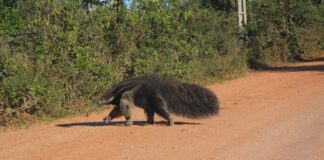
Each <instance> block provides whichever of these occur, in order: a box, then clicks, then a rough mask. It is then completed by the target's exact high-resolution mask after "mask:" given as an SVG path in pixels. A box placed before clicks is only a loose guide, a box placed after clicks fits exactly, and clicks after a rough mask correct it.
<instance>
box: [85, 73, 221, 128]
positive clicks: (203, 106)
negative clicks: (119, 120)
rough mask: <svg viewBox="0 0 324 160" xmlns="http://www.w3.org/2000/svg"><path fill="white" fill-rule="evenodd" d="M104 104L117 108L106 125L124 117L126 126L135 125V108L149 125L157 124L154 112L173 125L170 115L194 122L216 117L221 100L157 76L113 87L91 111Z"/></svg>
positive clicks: (188, 85) (148, 76) (210, 94)
mask: <svg viewBox="0 0 324 160" xmlns="http://www.w3.org/2000/svg"><path fill="white" fill-rule="evenodd" d="M105 104H113V105H116V106H115V108H114V109H113V110H112V111H111V112H110V113H109V115H108V116H106V117H104V122H105V123H106V124H108V123H109V122H110V121H111V120H112V119H114V118H116V117H120V116H123V115H124V116H125V118H126V125H132V116H133V114H132V111H133V109H134V108H135V106H136V107H140V108H143V109H144V112H145V113H146V115H147V123H148V124H153V123H154V114H155V113H156V114H158V115H159V116H161V117H163V118H164V119H166V120H167V121H168V124H169V125H174V121H173V118H172V115H171V113H173V114H175V115H179V116H184V117H187V118H193V119H195V118H204V117H209V116H213V115H217V113H218V110H219V101H218V98H217V97H216V95H215V94H214V93H213V92H212V91H210V90H208V89H207V88H204V87H202V86H200V85H197V84H189V83H183V82H180V81H178V80H175V79H171V78H165V77H161V76H158V75H155V74H152V75H144V76H140V77H136V78H133V79H130V80H126V81H123V82H121V83H119V84H116V85H114V86H113V87H111V88H110V89H109V90H108V91H106V92H105V93H104V94H103V96H101V98H100V99H99V100H97V101H96V102H94V103H93V105H92V108H91V109H90V110H89V112H90V111H91V110H92V109H94V108H96V107H99V106H102V105H105Z"/></svg>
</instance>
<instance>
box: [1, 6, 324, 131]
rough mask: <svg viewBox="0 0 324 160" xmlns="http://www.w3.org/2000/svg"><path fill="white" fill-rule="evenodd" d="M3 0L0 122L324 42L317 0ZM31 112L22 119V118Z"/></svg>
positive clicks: (72, 108)
mask: <svg viewBox="0 0 324 160" xmlns="http://www.w3.org/2000/svg"><path fill="white" fill-rule="evenodd" d="M236 2H237V1H236V0H232V1H231V0H133V1H131V2H129V1H123V0H107V1H100V0H0V117H1V119H0V123H1V124H2V125H5V124H8V122H12V120H15V119H16V120H17V119H19V120H21V119H28V118H30V117H37V118H48V117H52V118H58V117H65V116H67V115H70V114H71V113H76V112H79V111H82V110H83V109H84V107H83V105H82V104H83V102H88V101H89V100H90V98H91V97H93V96H94V97H96V96H97V95H99V94H100V93H102V92H103V91H104V90H105V89H107V88H108V87H109V86H110V85H111V84H113V83H116V82H118V81H120V80H123V79H126V78H129V77H133V76H136V75H141V74H143V73H159V74H162V75H167V76H172V77H177V78H180V79H183V80H186V81H192V82H198V83H201V82H206V81H207V80H215V79H220V78H224V77H226V76H228V75H237V74H239V73H242V72H243V71H244V70H246V69H247V68H249V67H250V68H255V69H258V68H262V67H264V66H272V65H276V64H278V63H282V62H286V61H294V60H298V59H299V58H300V57H302V56H303V55H305V54H306V53H309V51H312V50H320V49H323V48H324V40H323V37H324V33H323V31H324V30H323V26H324V6H323V4H321V2H320V0H284V1H282V0H276V1H268V0H253V1H252V0H251V1H247V2H248V3H247V8H248V9H247V11H248V24H247V25H246V26H244V28H241V29H239V28H238V22H237V7H236V6H237V5H236ZM26 117H27V118H26Z"/></svg>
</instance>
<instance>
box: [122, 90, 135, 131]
mask: <svg viewBox="0 0 324 160" xmlns="http://www.w3.org/2000/svg"><path fill="white" fill-rule="evenodd" d="M133 97H134V90H130V91H127V92H125V93H124V94H123V95H122V97H121V99H120V104H119V106H120V110H121V112H122V113H123V115H124V116H125V118H126V123H125V125H126V126H130V125H132V124H133V121H132V118H133V110H134V108H135V105H134V102H133Z"/></svg>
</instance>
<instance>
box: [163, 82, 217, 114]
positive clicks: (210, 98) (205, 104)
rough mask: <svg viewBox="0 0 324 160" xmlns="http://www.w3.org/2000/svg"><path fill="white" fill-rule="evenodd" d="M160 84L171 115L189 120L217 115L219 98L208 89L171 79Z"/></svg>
mask: <svg viewBox="0 0 324 160" xmlns="http://www.w3.org/2000/svg"><path fill="white" fill-rule="evenodd" d="M159 84H160V85H159V87H160V91H161V94H162V97H163V98H164V99H165V100H166V101H167V104H168V109H169V111H170V112H171V113H174V114H176V115H180V116H184V117H187V118H205V117H209V116H213V115H217V113H218V110H219V101H218V98H217V96H216V95H215V94H214V93H213V92H212V91H210V90H208V89H207V88H204V87H202V86H200V85H197V84H188V83H182V82H179V81H176V80H170V79H164V80H162V79H161V80H160V82H159Z"/></svg>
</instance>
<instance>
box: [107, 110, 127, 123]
mask: <svg viewBox="0 0 324 160" xmlns="http://www.w3.org/2000/svg"><path fill="white" fill-rule="evenodd" d="M122 115H123V114H122V112H121V110H120V107H119V106H116V107H115V108H114V109H113V110H112V111H111V112H110V113H109V114H108V115H107V116H106V117H104V118H103V121H104V123H105V124H108V123H109V122H110V121H111V120H112V119H114V118H117V117H120V116H122Z"/></svg>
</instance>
